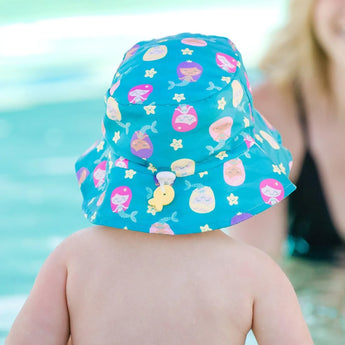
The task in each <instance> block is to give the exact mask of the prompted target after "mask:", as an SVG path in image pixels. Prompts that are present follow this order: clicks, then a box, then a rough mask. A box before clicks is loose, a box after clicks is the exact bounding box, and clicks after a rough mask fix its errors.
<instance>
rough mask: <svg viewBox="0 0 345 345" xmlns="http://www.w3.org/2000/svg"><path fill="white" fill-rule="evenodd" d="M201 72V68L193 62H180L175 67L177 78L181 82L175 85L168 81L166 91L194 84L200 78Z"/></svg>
mask: <svg viewBox="0 0 345 345" xmlns="http://www.w3.org/2000/svg"><path fill="white" fill-rule="evenodd" d="M202 71H203V68H202V66H201V65H199V64H198V63H196V62H193V61H185V62H181V63H180V64H179V65H178V66H177V76H178V78H179V79H180V80H181V82H180V83H178V84H176V83H175V82H173V81H169V82H168V83H169V87H168V90H171V89H173V88H174V87H176V86H186V85H188V84H189V83H192V82H196V81H197V80H198V79H199V78H200V76H201V74H202Z"/></svg>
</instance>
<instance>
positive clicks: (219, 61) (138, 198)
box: [76, 33, 295, 235]
mask: <svg viewBox="0 0 345 345" xmlns="http://www.w3.org/2000/svg"><path fill="white" fill-rule="evenodd" d="M105 103H106V106H105V116H104V120H103V126H102V129H103V136H102V138H101V139H100V140H99V141H98V142H96V143H95V144H94V145H93V146H92V147H91V148H90V149H89V150H88V151H87V152H85V153H84V154H83V155H82V156H81V157H80V158H79V160H78V161H77V162H76V173H77V178H78V181H79V185H80V188H81V192H82V195H83V198H84V200H83V206H82V208H83V210H84V212H85V216H86V217H87V219H89V220H90V221H91V222H92V223H94V224H98V225H105V226H111V227H115V228H121V229H129V230H134V231H141V232H147V233H164V234H171V235H173V234H176V235H179V234H190V233H199V232H205V231H211V230H217V229H220V228H225V227H228V226H230V225H234V224H236V223H238V222H240V221H243V220H245V219H247V218H250V217H252V216H253V215H255V214H258V213H260V212H262V211H264V210H266V209H267V208H269V207H271V206H273V205H275V204H276V203H278V202H280V201H281V200H282V199H283V198H285V197H286V196H288V195H289V194H290V193H291V192H292V191H293V190H294V189H295V186H294V185H293V184H292V183H291V182H290V180H289V178H288V175H289V172H290V168H291V164H292V159H291V155H290V153H289V151H288V150H287V149H285V148H284V147H283V146H282V142H281V137H280V135H279V133H278V132H277V131H276V130H275V129H274V128H273V127H272V126H271V125H270V124H269V123H268V122H267V120H265V119H264V118H263V117H262V116H261V115H260V114H259V113H258V112H257V111H256V110H255V109H254V107H253V99H252V95H251V89H250V85H249V81H248V77H247V73H246V70H245V68H244V65H243V62H242V57H241V54H240V52H239V51H238V50H237V49H236V47H235V45H234V44H233V42H231V41H230V40H229V39H227V38H224V37H218V36H205V35H201V34H191V33H182V34H178V35H175V36H169V37H165V38H161V39H153V40H151V41H144V42H139V43H137V44H136V45H134V46H133V47H132V48H131V49H129V50H128V51H127V53H126V54H125V55H124V58H123V61H122V63H121V64H120V66H119V67H118V70H117V72H116V74H115V76H114V78H113V81H112V83H111V86H110V88H109V89H108V91H107V93H106V95H105Z"/></svg>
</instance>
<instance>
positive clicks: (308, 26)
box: [259, 0, 328, 90]
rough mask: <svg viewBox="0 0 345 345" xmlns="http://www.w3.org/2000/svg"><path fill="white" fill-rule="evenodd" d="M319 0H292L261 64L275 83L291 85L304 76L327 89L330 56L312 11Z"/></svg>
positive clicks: (316, 85) (262, 68) (305, 78)
mask: <svg viewBox="0 0 345 345" xmlns="http://www.w3.org/2000/svg"><path fill="white" fill-rule="evenodd" d="M316 1H317V0H302V1H301V0H291V1H290V6H289V11H288V18H287V21H286V23H285V25H284V26H283V27H281V28H280V29H279V30H278V31H277V32H275V35H274V37H273V40H272V42H271V45H270V47H269V49H268V50H267V52H266V54H265V55H264V56H263V57H262V59H261V61H260V63H259V68H260V69H261V70H262V71H263V72H264V73H265V75H266V76H267V77H268V78H269V79H270V80H272V81H273V82H274V83H277V84H280V85H291V84H293V83H301V82H302V81H303V80H308V81H309V82H312V83H313V85H314V86H315V87H318V88H319V89H322V90H323V89H326V88H327V84H328V77H327V74H326V73H320V71H327V68H326V63H327V57H326V54H325V52H324V50H323V49H322V48H321V46H320V44H319V43H318V41H317V38H316V36H315V33H314V25H313V21H314V18H313V11H314V5H315V2H316Z"/></svg>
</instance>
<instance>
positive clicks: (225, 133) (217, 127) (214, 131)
mask: <svg viewBox="0 0 345 345" xmlns="http://www.w3.org/2000/svg"><path fill="white" fill-rule="evenodd" d="M232 124H233V119H232V117H230V116H225V117H222V118H221V119H219V120H217V121H215V122H213V124H212V125H211V126H210V128H209V133H210V135H211V137H212V139H213V140H214V141H216V142H218V145H217V146H215V147H212V146H210V145H208V146H206V148H207V150H208V151H209V154H210V155H211V154H213V153H214V152H215V151H217V150H220V149H221V148H222V147H223V146H224V145H225V142H226V140H227V139H229V138H230V136H231V128H232Z"/></svg>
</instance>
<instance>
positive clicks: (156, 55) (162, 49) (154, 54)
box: [143, 45, 168, 61]
mask: <svg viewBox="0 0 345 345" xmlns="http://www.w3.org/2000/svg"><path fill="white" fill-rule="evenodd" d="M167 53H168V48H167V46H165V45H157V46H153V47H151V48H150V49H148V50H147V51H146V53H145V54H144V56H143V60H144V61H155V60H159V59H162V58H164V57H165V55H167Z"/></svg>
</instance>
